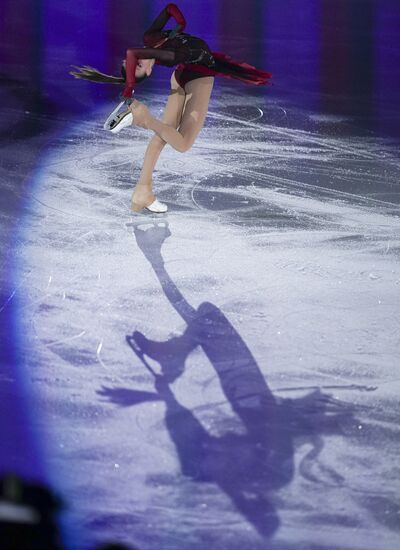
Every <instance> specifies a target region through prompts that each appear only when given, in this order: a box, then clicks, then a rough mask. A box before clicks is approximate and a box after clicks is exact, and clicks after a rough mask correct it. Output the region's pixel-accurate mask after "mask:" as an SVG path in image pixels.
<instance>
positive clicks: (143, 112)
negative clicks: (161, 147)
mask: <svg viewBox="0 0 400 550" xmlns="http://www.w3.org/2000/svg"><path fill="white" fill-rule="evenodd" d="M128 108H129V110H130V111H131V113H132V115H133V122H134V124H136V126H140V127H141V128H147V127H148V121H149V119H150V117H151V115H150V111H149V110H148V108H147V107H146V105H144V104H143V103H141V102H140V101H138V100H137V99H134V100H133V101H132V103H131V104H130V105H129V107H128Z"/></svg>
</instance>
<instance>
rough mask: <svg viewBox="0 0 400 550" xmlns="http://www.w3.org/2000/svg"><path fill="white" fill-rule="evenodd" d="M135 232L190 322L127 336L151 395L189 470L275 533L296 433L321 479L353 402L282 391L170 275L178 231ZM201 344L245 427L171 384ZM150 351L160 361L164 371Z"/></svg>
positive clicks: (213, 312)
mask: <svg viewBox="0 0 400 550" xmlns="http://www.w3.org/2000/svg"><path fill="white" fill-rule="evenodd" d="M134 233H135V237H136V241H137V243H138V245H139V247H140V249H141V250H142V252H143V254H144V255H145V256H146V258H147V259H148V260H149V262H150V263H151V265H152V267H153V269H154V271H155V273H156V275H157V277H158V279H159V281H160V284H161V286H162V288H163V291H164V293H165V296H166V297H167V299H168V300H169V302H170V304H171V305H172V306H173V307H174V308H175V310H176V311H177V312H178V313H179V315H180V316H181V317H182V318H183V319H184V320H185V322H186V325H187V328H186V330H185V331H184V333H183V334H182V335H181V336H178V337H173V338H171V339H169V340H167V341H165V342H156V341H152V340H150V339H148V338H146V336H145V335H143V334H142V333H140V332H138V331H135V332H134V333H133V334H132V335H129V336H127V341H128V344H129V345H130V346H131V348H132V350H133V351H134V352H135V353H136V355H137V356H138V357H139V358H140V359H141V360H142V361H143V364H144V365H145V366H146V368H147V369H148V370H149V371H150V372H151V374H152V376H153V377H154V380H155V390H156V391H157V394H151V393H150V394H149V395H150V396H152V397H151V399H153V398H154V396H155V395H157V396H158V397H159V398H161V399H163V401H164V402H165V405H166V413H165V423H166V427H167V430H168V432H169V434H170V437H171V440H172V441H173V442H174V444H175V447H176V451H177V454H178V457H179V461H180V466H181V471H182V474H183V475H185V476H189V477H190V478H192V479H193V480H195V481H197V482H212V483H215V484H216V485H217V486H218V487H219V488H220V489H221V490H222V491H223V492H224V493H225V494H226V495H228V496H229V497H230V499H231V500H232V502H233V503H234V505H235V506H236V508H237V510H238V511H239V512H240V513H241V514H242V515H243V517H245V518H246V520H247V521H249V522H250V523H251V524H252V525H253V526H254V527H255V528H256V529H257V531H258V532H259V533H260V534H261V535H262V536H264V537H270V536H272V535H273V534H274V533H275V532H276V530H277V529H278V526H279V518H278V513H277V510H276V507H275V506H274V504H273V503H272V498H271V496H272V491H274V490H277V489H279V488H281V487H283V486H285V485H287V484H289V483H290V481H291V480H292V479H293V475H294V448H295V447H294V445H295V439H296V438H298V437H303V438H307V440H309V441H311V442H312V444H313V448H312V450H311V451H310V452H309V453H308V454H307V455H306V457H305V458H303V460H302V461H301V464H300V472H301V474H302V475H303V476H305V477H307V478H308V479H310V480H315V479H316V474H315V473H314V468H313V464H314V463H315V462H316V461H317V458H318V454H319V452H320V451H321V450H322V448H323V440H322V435H326V434H330V433H332V434H333V433H341V432H342V428H343V426H345V425H346V424H348V423H349V422H354V418H353V412H352V409H351V407H350V406H348V405H345V404H343V403H341V402H339V401H336V400H334V399H332V398H331V397H330V396H328V395H325V394H323V393H321V392H320V391H319V390H316V391H313V392H311V393H309V394H308V395H306V396H305V397H302V398H298V399H293V400H290V399H284V400H283V399H278V398H276V397H275V396H274V395H273V394H272V392H271V391H270V389H269V387H268V386H267V384H266V381H265V379H264V377H263V375H262V374H261V371H260V369H259V367H258V365H257V363H256V361H255V359H254V357H253V356H252V354H251V352H250V350H249V348H248V347H247V345H246V344H245V342H244V341H243V339H242V338H241V336H240V335H239V334H238V332H237V331H236V329H235V328H234V327H233V326H232V325H231V323H230V322H229V320H228V319H227V318H226V317H225V315H224V314H223V313H222V311H221V310H220V309H218V307H216V306H215V305H214V304H212V303H210V302H204V303H202V304H201V305H200V306H199V307H198V308H197V309H195V308H193V307H192V306H191V305H190V304H189V303H188V302H187V301H186V300H185V298H184V297H183V295H182V294H181V292H180V291H179V289H178V288H177V287H176V285H175V283H174V282H173V281H172V280H171V278H170V277H169V275H168V273H167V272H166V270H165V268H164V262H163V258H162V255H161V246H162V244H163V242H164V241H165V239H166V238H168V237H169V236H170V235H171V233H170V231H169V228H168V224H167V223H166V222H162V223H156V224H151V225H150V226H148V227H147V230H145V229H141V228H140V227H138V226H134ZM197 347H200V348H201V349H202V350H203V352H204V353H205V354H206V356H207V357H208V359H209V361H210V363H211V365H212V367H213V368H214V370H215V372H216V374H217V376H218V380H219V383H220V386H221V389H222V391H223V393H224V395H225V397H226V399H227V401H228V402H229V404H230V406H231V408H232V411H233V412H234V413H235V417H236V418H237V419H238V420H239V421H240V424H241V430H240V432H239V431H238V432H234V431H232V430H229V431H227V432H226V433H223V434H222V435H219V436H215V435H212V434H210V433H209V432H208V431H207V429H206V428H205V427H204V426H203V425H202V423H201V422H200V421H199V420H198V419H197V418H196V416H195V415H194V414H193V412H192V411H191V410H189V409H188V408H186V407H184V406H183V405H182V404H181V403H179V402H178V400H177V399H176V397H175V395H174V393H173V391H172V390H171V387H170V383H171V382H173V381H174V380H175V379H176V378H177V377H178V376H180V375H182V373H183V372H184V369H185V361H186V359H187V357H188V355H189V354H190V353H191V352H192V351H193V350H194V349H195V348H197ZM147 358H151V359H152V361H153V362H154V361H156V362H157V363H158V364H159V366H160V370H158V372H155V370H154V369H153V367H152V366H151V365H150V363H149V361H148V359H147ZM125 392H126V393H125ZM131 392H132V390H125V391H124V390H122V389H112V388H103V390H102V393H101V394H102V395H103V396H106V397H108V398H109V399H110V400H111V401H112V402H114V403H116V404H118V405H122V406H128V405H130V404H135V403H134V402H133V401H134V400H132V399H131V397H132V395H131ZM138 402H139V401H138ZM320 471H321V468H319V472H320ZM323 475H324V476H325V477H327V476H328V477H329V479H330V481H331V482H333V483H335V484H340V483H341V482H342V478H341V476H340V475H339V474H338V473H336V472H335V471H333V470H329V469H328V468H326V467H325V468H323Z"/></svg>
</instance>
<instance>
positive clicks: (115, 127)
mask: <svg viewBox="0 0 400 550" xmlns="http://www.w3.org/2000/svg"><path fill="white" fill-rule="evenodd" d="M170 17H173V18H174V19H175V21H176V23H177V26H176V27H175V28H174V29H173V30H164V27H165V25H166V24H167V22H168V21H169V19H170ZM185 26H186V21H185V18H184V16H183V14H182V13H181V11H180V10H179V8H178V7H177V6H176V5H175V4H168V5H167V7H166V8H164V10H163V11H162V12H161V13H160V15H159V16H158V17H157V19H156V20H155V21H154V22H153V24H152V25H151V27H150V28H149V29H148V30H147V31H146V32H145V34H144V37H143V42H144V45H145V48H129V49H128V50H127V52H126V61H125V62H124V64H123V66H122V77H120V78H118V77H113V76H108V75H104V74H102V73H100V72H98V71H97V70H96V69H92V68H91V67H82V68H78V72H72V73H71V74H72V75H74V76H75V77H76V78H83V79H86V80H93V81H96V82H111V83H115V84H120V83H122V82H125V88H124V90H123V92H122V96H123V98H124V103H125V105H126V107H128V109H126V110H125V111H124V112H122V113H119V114H116V113H117V111H118V110H119V108H120V107H121V106H122V105H123V103H121V104H120V105H119V106H118V107H117V109H115V110H114V111H113V112H112V113H111V115H110V116H109V117H108V119H107V121H106V123H105V125H104V127H105V128H107V129H109V130H111V131H112V132H114V133H116V132H119V131H120V130H121V129H122V128H124V127H126V126H128V125H130V124H132V123H133V124H136V125H137V126H140V127H142V128H148V129H149V130H152V131H153V132H154V136H153V137H152V138H151V140H150V142H149V144H148V146H147V149H146V153H145V156H144V162H143V167H142V171H141V173H140V177H139V181H138V182H137V184H136V187H135V189H134V192H133V196H132V204H131V207H132V210H133V211H135V212H138V211H140V210H142V209H143V208H147V209H148V210H150V211H151V212H166V211H167V209H168V208H167V205H165V204H163V203H161V202H159V201H158V200H157V199H156V197H155V195H154V193H153V188H152V183H153V182H152V174H153V170H154V168H155V165H156V162H157V160H158V158H159V156H160V153H161V151H162V150H163V148H164V146H165V145H166V144H167V143H168V144H169V145H171V146H172V147H173V148H174V149H175V150H177V151H180V152H181V153H183V152H185V151H188V150H189V149H190V148H191V146H192V145H193V143H194V142H195V140H196V137H197V135H198V134H199V132H200V130H201V129H202V127H203V124H204V119H205V117H206V115H207V111H208V103H209V99H210V95H211V91H212V88H213V83H214V76H216V75H219V76H222V77H225V78H234V79H237V80H241V81H243V82H247V83H250V84H256V85H260V84H267V83H268V80H269V78H271V74H270V73H268V72H265V71H259V70H257V69H256V68H255V67H252V66H251V65H248V64H247V63H241V62H237V61H234V60H233V59H231V58H230V57H229V56H227V55H224V54H221V53H216V52H211V51H210V49H209V47H208V45H207V44H206V43H205V42H204V41H203V40H201V39H200V38H197V37H195V36H191V35H189V34H186V33H183V32H182V31H183V30H184V29H185ZM155 63H156V64H159V65H164V66H167V67H175V66H177V67H176V69H175V71H174V72H173V74H172V77H171V91H170V95H169V97H168V101H167V105H166V107H165V111H164V115H163V119H162V121H161V120H158V119H156V118H154V117H153V116H152V115H151V113H150V112H149V110H148V109H147V107H146V106H145V105H144V104H143V103H141V102H139V101H136V100H134V101H132V95H133V92H134V88H135V84H136V83H138V82H140V81H142V80H143V79H144V78H146V77H147V76H150V75H151V73H152V70H153V66H154V64H155Z"/></svg>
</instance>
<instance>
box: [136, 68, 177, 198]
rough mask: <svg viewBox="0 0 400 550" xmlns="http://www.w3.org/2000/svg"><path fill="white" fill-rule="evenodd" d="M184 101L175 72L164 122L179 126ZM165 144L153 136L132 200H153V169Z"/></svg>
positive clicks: (175, 126)
mask: <svg viewBox="0 0 400 550" xmlns="http://www.w3.org/2000/svg"><path fill="white" fill-rule="evenodd" d="M184 103H185V92H184V90H183V89H182V88H181V87H180V86H179V84H178V83H177V81H176V79H175V75H174V74H173V75H172V78H171V92H170V95H169V97H168V101H167V104H166V107H165V110H164V115H163V122H164V123H165V124H167V125H171V126H173V127H174V128H178V126H179V124H180V121H181V117H182V111H183V106H184ZM165 145H166V142H165V141H164V140H163V139H161V138H160V137H159V136H157V135H155V136H153V137H152V138H151V140H150V142H149V144H148V146H147V149H146V153H145V155H144V161H143V167H142V171H141V173H140V178H139V181H138V183H137V185H136V187H135V190H134V193H133V196H132V202H135V203H137V204H143V205H147V204H150V203H151V202H153V200H154V194H153V189H152V177H153V171H154V168H155V166H156V163H157V161H158V158H159V156H160V154H161V151H162V150H163V148H164V147H165Z"/></svg>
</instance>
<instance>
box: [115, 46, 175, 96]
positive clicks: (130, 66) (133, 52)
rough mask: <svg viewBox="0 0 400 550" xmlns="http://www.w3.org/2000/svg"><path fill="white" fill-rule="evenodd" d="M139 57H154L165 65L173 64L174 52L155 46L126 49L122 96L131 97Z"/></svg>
mask: <svg viewBox="0 0 400 550" xmlns="http://www.w3.org/2000/svg"><path fill="white" fill-rule="evenodd" d="M139 59H155V60H156V61H159V62H160V63H165V64H167V65H173V64H174V59H175V56H174V52H173V51H169V50H160V49H156V48H128V49H127V50H126V67H125V70H126V81H125V88H124V91H123V92H122V96H123V97H126V98H131V97H132V94H133V90H134V88H135V81H136V78H135V73H136V66H137V63H138V60H139Z"/></svg>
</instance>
